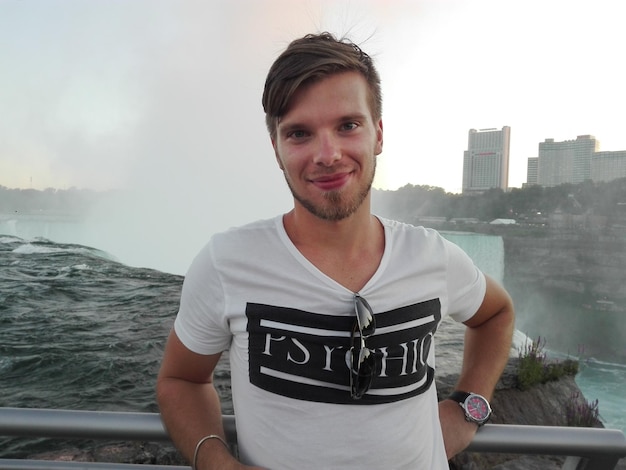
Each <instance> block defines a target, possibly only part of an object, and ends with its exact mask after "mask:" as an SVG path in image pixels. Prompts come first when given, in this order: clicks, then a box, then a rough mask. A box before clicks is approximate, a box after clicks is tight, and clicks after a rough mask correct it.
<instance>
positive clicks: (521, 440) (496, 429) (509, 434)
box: [0, 407, 626, 470]
mask: <svg viewBox="0 0 626 470" xmlns="http://www.w3.org/2000/svg"><path fill="white" fill-rule="evenodd" d="M223 421H224V430H225V432H226V438H227V439H228V440H229V441H230V442H236V439H237V434H236V429H235V418H234V416H232V415H223ZM0 435H5V436H20V437H52V438H79V439H112V440H133V441H168V440H169V436H168V434H167V431H166V429H165V427H164V426H163V423H162V421H161V418H160V415H159V414H158V413H135V412H119V411H81V410H58V409H33V408H2V407H0ZM467 451H468V452H481V453H510V454H529V455H567V456H579V457H585V458H588V459H591V462H596V461H597V462H598V463H599V462H600V460H602V462H605V461H606V462H607V463H609V462H611V463H610V464H609V465H610V466H608V465H603V466H602V468H613V467H614V465H613V464H612V462H613V461H615V462H617V460H618V459H619V458H623V457H626V437H625V436H624V433H623V432H622V431H620V430H616V429H604V428H577V427H558V426H527V425H508V424H488V425H485V426H483V427H482V428H481V429H480V430H479V431H478V433H476V436H475V437H474V439H473V441H472V442H471V444H470V446H469V447H468V449H467ZM42 462H43V463H42ZM42 465H43V466H42ZM46 465H47V466H46ZM0 468H2V469H7V470H11V469H19V470H31V469H33V470H41V469H47V468H49V469H52V470H77V469H78V468H80V469H94V470H104V469H115V470H131V469H133V470H136V469H137V466H136V465H133V464H106V463H100V462H46V461H36V460H19V459H15V460H13V459H0ZM141 468H150V470H155V469H167V470H175V469H187V470H188V467H175V466H165V467H164V466H146V465H141Z"/></svg>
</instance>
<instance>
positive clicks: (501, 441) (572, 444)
mask: <svg viewBox="0 0 626 470" xmlns="http://www.w3.org/2000/svg"><path fill="white" fill-rule="evenodd" d="M467 450H468V451H469V452H497V453H510V454H535V455H578V456H581V457H592V456H597V455H603V456H606V455H616V456H619V457H626V437H625V436H624V433H623V432H622V431H620V430H618V429H605V428H579V427H560V426H528V425H523V426H522V425H511V424H491V425H485V426H483V427H482V428H481V429H480V430H479V432H477V433H476V436H475V437H474V439H473V440H472V442H471V444H470V445H469V447H468V449H467Z"/></svg>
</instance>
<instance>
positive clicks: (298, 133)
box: [287, 130, 308, 140]
mask: <svg viewBox="0 0 626 470" xmlns="http://www.w3.org/2000/svg"><path fill="white" fill-rule="evenodd" d="M307 135H308V134H307V132H306V131H303V130H294V131H291V132H289V133H288V134H287V138H288V139H296V140H298V139H303V138H305V137H306V136H307Z"/></svg>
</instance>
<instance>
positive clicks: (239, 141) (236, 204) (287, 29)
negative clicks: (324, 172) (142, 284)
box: [49, 1, 358, 274]
mask: <svg viewBox="0 0 626 470" xmlns="http://www.w3.org/2000/svg"><path fill="white" fill-rule="evenodd" d="M70 3H71V2H70ZM127 5H130V7H127ZM150 5H151V7H150V10H149V11H146V9H145V7H146V5H145V4H143V10H142V9H141V8H137V7H134V6H133V4H132V3H131V4H126V3H124V5H123V6H122V5H121V4H117V3H112V4H111V8H110V9H108V11H107V16H108V15H110V17H109V18H107V19H106V21H104V22H103V21H102V20H101V18H98V17H95V16H94V15H93V13H90V12H89V11H87V10H86V9H81V8H78V9H77V13H78V14H82V15H83V18H82V22H81V24H82V26H81V27H76V26H75V28H76V29H75V30H70V31H69V32H67V33H66V34H67V40H66V43H67V44H68V45H69V46H70V47H71V48H72V49H73V60H72V61H70V62H68V64H69V65H67V67H69V70H68V75H70V76H71V75H73V73H74V72H75V73H76V75H77V78H76V80H75V81H73V82H72V80H71V79H70V80H69V81H68V82H67V83H65V85H63V84H61V82H59V89H58V90H59V92H60V94H61V97H60V98H59V99H58V100H57V102H56V105H57V106H56V107H53V109H58V108H66V107H69V109H67V110H66V111H63V112H62V113H61V117H62V119H61V120H57V123H58V124H57V127H58V128H57V129H56V132H57V135H62V137H56V139H57V140H56V142H55V143H54V146H53V147H54V151H55V157H54V164H55V165H57V166H58V167H61V168H65V169H66V170H67V169H69V172H70V173H72V172H75V173H78V172H83V176H82V179H81V181H82V185H84V186H85V187H91V188H99V189H110V188H113V189H115V191H113V192H111V193H110V194H111V196H110V197H107V198H104V199H103V200H102V202H101V203H100V204H99V205H97V206H96V207H94V208H93V210H92V211H91V212H90V214H89V216H88V217H87V219H86V220H85V222H84V227H83V230H82V237H81V240H79V241H80V242H81V243H84V244H86V245H89V246H93V247H96V248H98V249H101V250H104V251H107V252H109V253H110V254H112V255H113V256H114V257H116V258H117V259H118V260H120V261H121V262H123V263H125V264H128V265H131V266H140V267H150V268H155V269H159V270H162V271H165V272H170V273H175V274H184V273H185V271H186V269H187V267H188V265H189V263H190V262H191V260H192V259H193V256H194V255H195V254H196V253H197V252H198V251H199V250H200V248H201V247H202V246H203V245H204V244H205V243H206V242H207V241H208V239H209V237H210V236H211V235H212V234H213V233H215V232H217V231H222V230H225V229H227V228H228V227H231V226H234V225H240V224H243V223H246V222H249V221H252V220H256V219H261V218H267V217H272V216H274V215H277V214H279V213H281V212H285V211H287V210H289V208H290V206H291V204H292V203H291V197H290V195H289V192H288V189H287V186H286V184H285V182H284V179H283V176H282V173H281V172H280V170H279V168H278V165H277V163H276V160H275V156H274V153H273V149H272V147H271V143H270V139H269V136H268V134H267V131H266V128H265V122H264V113H263V110H262V107H261V95H262V91H263V84H264V78H265V75H266V73H267V70H268V69H269V66H270V65H271V62H272V61H273V60H274V58H275V57H276V56H277V55H278V53H280V51H281V50H283V49H284V47H286V45H287V44H288V42H289V41H291V40H292V39H293V38H295V37H297V36H301V35H303V34H305V33H308V32H310V31H312V30H313V31H316V30H321V29H324V27H325V26H327V25H328V24H327V23H328V21H326V20H324V17H325V16H326V17H328V15H332V9H327V10H326V13H322V8H323V5H326V6H328V5H329V4H327V3H325V2H324V3H323V4H320V5H317V4H315V3H311V4H309V3H307V2H298V3H297V4H295V5H292V3H291V2H287V1H285V2H282V1H278V2H273V3H272V4H271V8H267V7H266V6H265V4H264V3H262V2H252V1H245V2H195V1H186V2H167V1H157V2H154V4H152V3H151V4H150ZM73 7H74V8H75V7H76V5H75V4H73ZM335 11H337V10H336V9H335ZM116 13H117V14H118V15H120V16H119V17H116ZM146 13H147V15H146ZM340 16H341V15H340ZM335 20H336V19H335ZM340 21H345V22H346V23H347V24H350V23H352V20H350V19H348V18H347V17H346V16H345V15H343V17H341V18H340ZM355 21H356V22H358V20H355ZM106 25H108V26H110V27H113V28H114V30H113V31H107V28H106V27H105V26H106ZM328 26H329V25H328ZM89 28H93V29H94V31H93V32H92V33H91V34H90V33H89ZM335 29H337V28H335ZM344 32H345V31H343V32H342V31H339V32H338V34H342V33H344ZM353 32H354V31H353ZM50 34H51V35H52V34H60V33H59V32H58V31H57V32H50ZM99 34H104V35H105V39H104V40H103V39H102V38H101V37H100V36H99ZM107 35H111V36H113V35H118V36H120V35H121V36H127V37H128V42H127V44H128V46H129V47H131V48H132V50H126V49H125V47H124V45H123V41H122V42H120V41H117V40H116V42H115V43H111V44H117V45H116V46H115V47H114V48H113V49H111V48H110V46H111V44H107V43H106V37H107ZM117 39H119V38H117ZM119 44H122V45H121V46H120V45H119ZM68 55H69V53H68ZM79 74H86V75H89V76H91V79H90V80H91V81H90V83H94V80H93V79H94V75H96V74H101V76H102V78H101V79H100V80H97V82H98V83H99V87H100V88H99V89H97V90H82V91H81V83H82V82H80V80H79V78H78V75H79ZM66 78H67V77H66ZM90 92H93V94H94V95H96V94H97V95H98V96H99V97H103V98H102V99H101V100H99V101H98V100H96V102H95V104H96V105H97V107H96V108H93V110H92V113H88V112H86V111H85V110H84V108H83V107H79V106H78V105H75V106H72V103H74V102H75V101H77V100H80V99H81V98H85V99H93V98H94V97H93V96H87V94H89V93H90ZM71 110H74V111H76V113H75V114H74V115H72V114H71ZM50 112H52V111H50ZM55 117H56V118H57V119H58V117H59V115H58V114H57V115H56V116H55ZM49 118H50V119H53V117H49ZM59 128H60V129H59Z"/></svg>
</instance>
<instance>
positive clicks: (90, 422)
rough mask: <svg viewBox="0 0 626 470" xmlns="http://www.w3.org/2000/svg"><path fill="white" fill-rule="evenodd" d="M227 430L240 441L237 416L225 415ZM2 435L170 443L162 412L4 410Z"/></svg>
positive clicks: (0, 416) (0, 413)
mask: <svg viewBox="0 0 626 470" xmlns="http://www.w3.org/2000/svg"><path fill="white" fill-rule="evenodd" d="M223 420H224V431H225V432H226V437H227V439H228V440H229V441H231V442H234V441H236V432H235V417H234V416H232V415H224V416H223ZM0 435H5V436H21V437H55V438H78V439H115V440H130V441H168V440H169V436H168V434H167V431H166V430H165V427H164V426H163V423H162V421H161V416H160V415H159V414H158V413H134V412H124V411H81V410H56V409H41V408H0Z"/></svg>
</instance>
